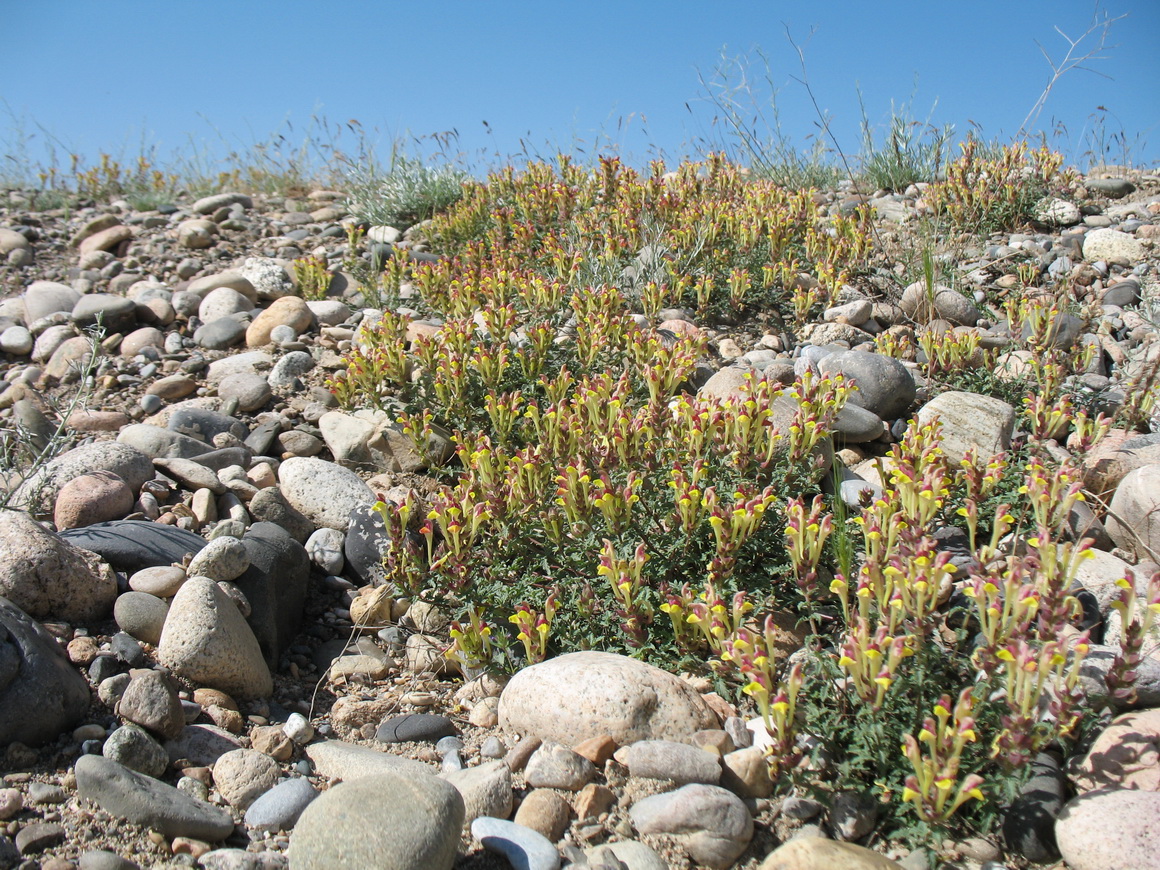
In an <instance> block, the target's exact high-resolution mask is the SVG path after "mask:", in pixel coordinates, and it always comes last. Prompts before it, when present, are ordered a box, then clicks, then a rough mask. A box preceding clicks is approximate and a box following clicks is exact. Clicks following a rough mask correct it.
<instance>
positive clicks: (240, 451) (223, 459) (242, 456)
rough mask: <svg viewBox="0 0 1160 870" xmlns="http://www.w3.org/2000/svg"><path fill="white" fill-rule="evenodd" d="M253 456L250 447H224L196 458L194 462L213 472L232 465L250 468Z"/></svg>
mask: <svg viewBox="0 0 1160 870" xmlns="http://www.w3.org/2000/svg"><path fill="white" fill-rule="evenodd" d="M253 455H254V454H253V453H252V452H251V451H250V449H249V448H248V447H222V448H219V449H218V450H211V451H209V452H208V453H202V454H201V455H200V456H194V457H193V461H194V462H196V463H197V464H198V465H204V466H205V467H206V468H208V469H210V470H211V471H221V470H222V469H223V468H228V467H229V466H231V465H240V466H242V468H249V467H250V459H251V458H252V457H253Z"/></svg>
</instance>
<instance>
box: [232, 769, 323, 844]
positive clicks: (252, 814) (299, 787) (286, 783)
mask: <svg viewBox="0 0 1160 870" xmlns="http://www.w3.org/2000/svg"><path fill="white" fill-rule="evenodd" d="M316 797H318V789H316V788H315V787H314V786H312V785H311V784H310V783H309V781H307V780H305V779H287V780H283V781H282V782H280V783H278V784H277V785H276V786H274V787H273V788H272V789H270V790H269V791H268V792H266V793H265V794H264V795H262V796H261V797H259V798H258V799H257V800H256V801H254V802H253V803H252V804H250V808H249V809H248V810H246V824H247V825H249V826H250V827H251V828H257V829H258V830H260V831H289V830H291V829H293V827H294V824H295V822H297V821H298V817H299V816H301V815H302V812H303V811H304V810H305V809H306V807H307V806H309V805H310V803H311V801H313V800H314V799H315V798H316Z"/></svg>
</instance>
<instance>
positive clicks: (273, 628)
mask: <svg viewBox="0 0 1160 870" xmlns="http://www.w3.org/2000/svg"><path fill="white" fill-rule="evenodd" d="M242 543H243V544H245V547H246V552H247V554H249V557H250V567H249V568H247V569H246V572H245V573H244V574H242V576H241V577H238V578H237V579H236V580H234V584H235V585H236V586H237V587H238V588H239V589H241V590H242V594H244V595H245V596H246V598H247V599H248V600H249V602H250V618H249V623H250V627H251V628H252V629H253V630H254V636H255V637H256V638H257V639H258V646H259V647H261V649H262V655H263V656H264V657H265V659H266V663H267V664H268V665H269V666H270V668H271V669H274V668H276V667H277V666H278V660H279V659H280V658H281V657H282V653H283V652H285V650H286V648H287V647H288V646H289V645H290V643H291V641H293V639H294V637H295V635H297V634H298V631H299V629H300V627H301V625H302V607H303V605H304V604H305V603H306V590H307V584H308V583H309V579H310V557H309V556H307V554H306V548H305V547H303V546H302V545H301V544H299V543H298V542H297V541H295V540H294V539H293V538H292V537H290V535H289V533H287V532H286V531H285V530H284V529H282V528H280V527H279V526H276V525H274V524H273V523H266V522H258V523H254V524H253V525H252V526H250V528H249V530H248V531H247V532H246V534H245V537H243V538H242Z"/></svg>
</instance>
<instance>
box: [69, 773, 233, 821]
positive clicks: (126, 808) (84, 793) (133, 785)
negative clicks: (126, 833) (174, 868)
mask: <svg viewBox="0 0 1160 870" xmlns="http://www.w3.org/2000/svg"><path fill="white" fill-rule="evenodd" d="M73 770H74V773H75V774H76V778H77V793H78V794H79V795H80V796H81V797H82V798H86V799H88V800H91V801H93V802H95V803H96V804H97V805H98V806H100V808H101V809H103V810H104V811H105V812H107V813H112V814H113V815H114V816H118V817H119V818H123V819H127V820H128V821H130V822H133V823H134V824H137V825H142V826H144V827H147V828H154V829H156V830H158V831H160V832H161V833H162V834H163V835H164V836H165V837H166V838H167V839H171V838H173V837H194V838H196V839H198V840H205V841H206V842H209V843H216V842H217V841H219V840H224V839H225V838H226V837H228V836H229V835H230V834H232V833H233V831H234V820H233V818H232V817H231V816H230V814H229V813H228V812H226V811H225V810H223V809H220V808H218V807H214V806H210V805H209V804H207V803H205V802H204V801H199V800H196V799H195V798H192V797H190V796H189V795H187V794H185V792H182V791H178V790H177V789H176V788H174V787H173V786H171V785H166V784H165V783H163V782H159V781H157V780H155V779H153V778H151V777H148V776H144V775H143V774H140V773H136V772H135V771H132V770H129V769H128V768H127V767H125V766H124V765H121V764H117V762H115V761H110V760H109V759H107V758H103V757H101V756H100V755H82V756H81V757H80V758H78V759H77V761H76V765H75V767H74V768H73Z"/></svg>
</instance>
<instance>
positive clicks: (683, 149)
mask: <svg viewBox="0 0 1160 870" xmlns="http://www.w3.org/2000/svg"><path fill="white" fill-rule="evenodd" d="M1097 11H1098V14H1099V15H1101V16H1102V15H1104V14H1107V15H1108V16H1110V17H1113V18H1114V17H1116V16H1118V15H1123V14H1125V13H1127V15H1128V17H1127V18H1125V19H1123V20H1121V21H1118V22H1116V23H1114V24H1113V25H1112V27H1111V31H1110V38H1109V41H1108V42H1109V44H1108V46H1107V47H1106V48H1105V50H1104V52H1103V54H1104V55H1105V57H1106V59H1104V60H1095V61H1092V62H1091V66H1092V68H1093V69H1095V70H1098V71H1099V72H1101V73H1103V74H1104V76H1107V78H1105V77H1102V76H1100V75H1096V74H1094V73H1092V72H1085V71H1083V70H1074V71H1072V72H1069V73H1067V74H1066V75H1064V76H1063V77H1062V78H1061V79H1060V81H1059V82H1058V83H1057V84H1056V86H1055V88H1054V91H1053V92H1052V94H1051V96H1050V98H1049V100H1048V102H1047V104H1046V107H1045V109H1044V111H1043V113H1042V115H1041V116H1040V117H1039V120H1038V123H1037V124H1036V126H1035V129H1037V130H1047V131H1048V132H1050V131H1051V130H1052V129H1054V128H1055V126H1056V125H1057V124H1061V125H1062V128H1060V129H1064V128H1065V129H1066V131H1067V136H1066V137H1061V138H1056V139H1055V140H1053V141H1054V144H1055V146H1056V147H1058V148H1059V149H1060V150H1063V151H1065V153H1067V154H1068V156H1069V157H1071V158H1073V159H1075V160H1078V161H1080V162H1081V164H1082V163H1084V162H1085V160H1086V158H1085V157H1084V152H1085V151H1086V150H1088V149H1090V148H1093V147H1095V148H1098V147H1100V145H1099V139H1098V127H1097V126H1095V125H1094V124H1093V122H1094V120H1095V117H1096V116H1098V115H1099V114H1101V112H1100V111H1099V109H1098V107H1100V106H1103V107H1104V108H1105V109H1106V110H1107V111H1106V113H1103V114H1105V122H1104V130H1105V134H1106V138H1105V142H1110V141H1111V136H1112V134H1119V133H1120V132H1121V131H1122V132H1123V133H1124V134H1126V137H1127V142H1128V145H1129V147H1130V149H1131V155H1132V157H1133V158H1134V159H1135V160H1136V162H1137V163H1146V164H1149V165H1156V164H1157V163H1160V91H1158V90H1157V88H1156V84H1155V76H1154V72H1153V70H1154V68H1155V58H1156V52H1157V46H1158V45H1160V2H1157V0H1106V2H1104V3H1103V4H1102V5H1101V6H1100V7H1098V10H1097V7H1095V6H1094V5H1093V3H1092V2H1090V0H1052V2H1045V0H1020V2H1017V3H1012V2H1009V0H1005V2H993V0H965V2H964V0H955V2H945V0H925V2H918V0H880V2H870V0H836V2H825V0H816V2H776V0H765V2H708V3H706V2H697V3H693V2H684V0H672V2H659V0H638V2H619V3H618V2H605V0H587V2H584V3H573V2H565V0H537V2H441V0H431V2H423V3H420V2H406V3H396V2H379V3H358V2H349V0H348V2H346V3H330V2H320V0H314V2H303V0H279V2H264V0H263V2H259V0H200V2H187V0H166V2H126V0H101V2H90V0H36V2H9V3H6V4H5V8H4V13H3V19H4V29H5V36H6V38H5V40H4V51H3V53H2V54H0V82H3V83H4V85H3V87H2V89H0V98H2V101H0V156H2V155H4V154H14V153H18V152H19V151H20V150H21V148H22V147H23V148H24V149H25V150H26V152H29V153H31V155H32V156H34V157H37V156H39V155H40V154H41V153H42V152H40V151H39V150H38V148H40V147H42V146H43V145H44V143H46V142H47V141H49V139H50V137H51V138H53V139H55V140H56V142H57V143H58V145H59V146H60V147H61V148H62V149H63V150H64V151H77V152H80V153H82V154H84V155H86V156H87V157H88V158H89V159H91V158H93V157H94V156H95V155H96V154H97V153H98V152H101V151H105V152H109V153H112V154H114V156H120V157H122V158H124V157H129V158H131V157H134V156H135V155H136V154H137V153H139V151H140V150H141V147H142V145H143V144H144V145H145V146H152V147H155V148H156V153H157V154H158V155H160V156H162V157H169V156H170V155H176V154H184V155H185V156H187V157H188V156H190V155H192V154H194V153H205V154H221V153H224V152H225V151H226V150H228V149H231V148H241V147H245V146H248V145H250V144H252V143H254V142H258V141H263V140H266V139H268V138H269V137H270V135H271V134H274V133H278V132H280V133H283V134H285V135H286V136H287V138H288V140H290V142H291V143H294V144H297V143H298V142H300V141H301V140H302V138H303V137H304V135H305V134H306V133H307V132H308V131H309V130H310V128H311V118H312V117H314V116H321V117H324V118H326V119H327V121H328V122H329V123H330V125H331V126H330V128H329V132H326V133H322V134H321V135H318V134H319V133H320V131H319V130H318V129H317V128H315V130H314V132H315V134H316V135H315V138H316V139H324V140H328V141H336V142H337V143H338V145H339V147H341V148H344V149H346V150H348V151H349V150H352V149H353V146H354V141H355V140H354V138H352V137H351V136H350V135H349V133H350V130H349V128H347V129H346V130H345V132H343V131H342V128H343V127H344V126H345V125H346V123H347V122H348V121H349V120H352V119H354V120H357V121H358V122H359V124H360V126H361V129H362V130H363V131H365V132H366V133H367V134H368V135H369V138H370V139H371V141H373V142H375V143H377V144H378V145H379V147H380V149H383V148H384V147H386V146H389V143H390V141H391V140H392V138H393V137H396V136H400V137H401V136H406V135H407V134H410V135H412V136H423V135H426V134H431V133H441V132H446V131H451V130H454V131H457V133H458V137H457V140H456V147H457V148H458V149H459V150H460V151H461V152H463V153H465V154H466V155H467V156H468V158H469V159H470V160H471V161H472V162H473V163H475V164H476V165H480V164H481V163H486V162H489V161H490V160H491V159H492V157H491V155H494V154H500V155H508V154H515V153H518V152H520V151H521V150H523V151H528V152H536V153H539V154H541V155H544V156H549V155H551V154H554V153H555V151H556V150H558V149H560V148H563V149H565V150H571V149H573V148H576V149H582V150H583V151H584V152H585V153H586V154H591V153H592V152H594V151H597V150H600V151H608V150H609V148H610V147H612V146H616V147H618V148H619V149H620V150H621V152H622V153H623V154H624V156H625V157H626V158H627V159H630V160H632V161H633V162H635V163H640V162H642V161H643V160H645V159H647V158H649V157H651V156H653V155H654V154H655V153H658V152H659V153H662V154H664V155H665V156H667V157H669V158H678V157H680V156H681V155H682V154H687V153H693V154H698V153H703V151H704V143H705V141H706V139H710V140H714V139H715V138H716V137H717V136H718V135H719V134H720V133H721V131H722V130H723V129H724V128H722V127H720V126H719V125H718V126H716V127H715V126H714V125H713V123H712V119H713V115H714V108H713V106H712V105H711V104H710V103H709V102H707V101H706V100H705V96H706V93H705V88H704V87H703V85H702V83H701V80H706V81H709V80H712V79H713V78H714V74H715V70H717V68H718V67H719V66H720V64H721V62H722V58H723V57H746V56H747V57H748V58H749V74H750V77H751V80H752V81H753V83H754V84H755V86H756V87H755V90H754V91H753V93H754V96H755V97H756V98H757V99H758V100H759V101H761V103H762V105H763V106H764V108H765V110H766V113H767V118H770V117H771V116H770V115H769V102H768V98H769V94H770V92H769V89H768V88H767V86H766V84H765V81H764V80H765V72H766V67H765V65H764V64H763V62H762V61H761V60H760V58H759V57H758V56H757V54H756V52H757V51H761V52H762V53H763V54H764V55H765V57H766V58H767V59H768V61H769V66H768V70H769V74H770V78H771V79H772V81H773V83H774V85H775V86H776V87H777V89H778V96H777V106H778V114H779V119H780V124H781V132H782V134H783V135H785V136H786V137H788V138H789V139H791V140H792V141H794V142H795V143H797V144H798V145H801V146H805V145H806V144H808V142H807V137H809V136H810V135H811V134H814V133H816V131H817V127H818V118H817V113H816V111H815V109H814V108H813V106H812V105H811V104H810V100H809V97H808V95H807V94H806V92H805V89H804V88H803V87H802V86H801V84H799V83H798V82H796V81H794V77H795V76H796V77H800V76H801V72H802V71H801V67H800V64H799V61H798V57H797V54H796V52H795V50H794V48H793V47H792V46H791V45H790V44H789V42H788V41H787V38H786V29H787V28H788V30H789V33H790V34H791V35H792V36H793V38H794V39H795V40H796V41H797V43H798V44H799V45H800V46H801V47H802V49H803V52H804V56H805V61H806V71H807V74H808V78H809V81H810V84H811V86H812V88H813V92H814V95H815V96H816V98H817V100H818V103H819V104H820V106H821V107H822V108H823V109H824V110H826V111H827V112H828V113H829V114H830V116H831V117H832V119H833V122H832V123H833V127H832V129H833V130H834V132H835V133H836V135H837V137H838V139H839V141H840V143H841V144H842V146H843V148H844V149H847V150H849V151H851V152H856V151H857V150H858V148H859V145H860V141H859V132H858V131H859V121H860V118H861V114H860V109H859V103H858V92H859V89H860V90H861V94H862V100H863V103H864V105H865V108H866V112H867V115H868V117H869V120H870V122H871V123H872V124H873V125H874V128H875V130H876V131H877V132H878V133H879V134H880V133H881V132H882V130H883V129H884V127H885V125H886V123H887V121H888V119H889V117H890V112H891V105H892V101H893V104H894V105H895V106H896V107H899V106H902V105H904V104H909V105H910V107H911V112H912V114H913V116H914V117H915V118H916V119H917V120H919V121H925V120H927V119H928V118H929V120H930V121H932V122H933V123H935V124H937V125H939V126H941V125H944V124H953V125H955V127H956V130H957V131H958V133H959V134H960V135H961V134H963V133H965V132H966V131H967V129H969V124H970V122H972V121H973V122H975V123H977V124H978V125H980V126H981V129H982V133H983V135H984V136H985V137H986V138H992V137H1003V138H1008V137H1010V136H1011V135H1012V134H1013V133H1014V132H1015V131H1016V130H1017V129H1018V128H1019V126H1020V124H1021V122H1022V121H1023V119H1024V117H1025V115H1026V114H1027V113H1028V111H1029V110H1030V109H1031V107H1032V105H1033V104H1034V103H1035V101H1036V99H1037V97H1038V96H1039V94H1040V92H1041V91H1042V90H1043V88H1044V86H1045V85H1046V83H1047V81H1048V80H1049V78H1050V76H1051V69H1050V67H1049V66H1048V64H1047V62H1046V61H1045V60H1044V58H1043V55H1042V54H1041V53H1040V50H1039V47H1037V45H1036V41H1037V40H1038V42H1039V43H1040V44H1041V45H1042V46H1043V48H1044V49H1045V50H1046V51H1047V53H1048V54H1049V55H1050V56H1051V57H1052V58H1053V59H1055V60H1056V61H1057V62H1059V61H1061V60H1062V59H1063V57H1064V55H1065V54H1066V52H1067V48H1068V46H1067V43H1066V42H1065V41H1064V39H1063V38H1062V37H1061V36H1059V35H1058V34H1057V33H1056V32H1055V31H1054V29H1053V28H1054V27H1055V26H1058V27H1059V28H1061V29H1062V30H1063V31H1064V32H1065V33H1067V34H1068V35H1069V36H1071V37H1073V38H1076V37H1079V36H1080V35H1081V34H1082V33H1083V32H1084V31H1085V29H1087V27H1088V26H1089V25H1090V24H1091V23H1092V20H1093V13H1096V12H1097ZM1094 47H1095V42H1094V38H1089V39H1088V40H1087V41H1086V42H1084V43H1083V44H1081V46H1080V48H1079V53H1080V54H1083V53H1085V52H1086V51H1087V50H1089V49H1091V48H1094ZM750 105H752V102H751V104H750ZM484 122H487V125H486V126H485V124H484ZM22 136H23V137H24V141H25V144H24V145H23V146H22V145H21V144H20V143H21V138H22ZM29 137H31V138H29ZM1093 137H1094V138H1093ZM430 144H431V143H430V142H429V141H428V147H430ZM1113 156H1119V148H1118V146H1114V151H1113ZM65 168H67V165H66V167H65Z"/></svg>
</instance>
